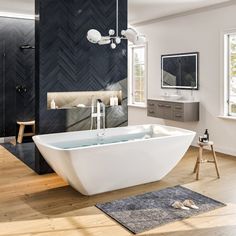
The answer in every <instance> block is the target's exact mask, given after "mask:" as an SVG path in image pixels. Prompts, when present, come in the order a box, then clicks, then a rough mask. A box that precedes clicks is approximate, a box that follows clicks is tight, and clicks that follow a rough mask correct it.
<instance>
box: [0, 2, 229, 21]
mask: <svg viewBox="0 0 236 236" xmlns="http://www.w3.org/2000/svg"><path fill="white" fill-rule="evenodd" d="M121 1H122V0H121ZM128 1H129V23H130V24H133V23H138V22H142V21H146V20H151V19H156V18H160V17H164V16H170V15H173V14H178V13H181V12H186V11H189V10H194V9H197V8H202V7H206V6H211V5H215V4H218V3H223V2H229V1H232V0H128ZM0 12H13V13H17V14H29V15H33V14H34V0H0Z"/></svg>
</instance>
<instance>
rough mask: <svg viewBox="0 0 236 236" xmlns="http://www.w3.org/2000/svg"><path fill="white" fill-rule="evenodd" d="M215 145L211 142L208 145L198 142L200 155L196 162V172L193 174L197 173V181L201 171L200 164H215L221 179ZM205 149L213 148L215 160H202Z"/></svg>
mask: <svg viewBox="0 0 236 236" xmlns="http://www.w3.org/2000/svg"><path fill="white" fill-rule="evenodd" d="M213 144H214V143H213V142H212V141H209V142H208V143H203V142H198V146H199V154H198V157H197V161H196V164H195V167H194V171H193V173H196V179H197V180H199V171H200V164H201V163H214V164H215V168H216V173H217V177H218V178H220V173H219V169H218V165H217V159H216V154H215V151H214V148H213ZM204 147H211V151H212V155H213V160H203V159H202V153H203V148H204Z"/></svg>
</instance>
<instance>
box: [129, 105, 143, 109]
mask: <svg viewBox="0 0 236 236" xmlns="http://www.w3.org/2000/svg"><path fill="white" fill-rule="evenodd" d="M128 107H136V108H143V109H146V108H147V105H146V104H142V105H141V104H128Z"/></svg>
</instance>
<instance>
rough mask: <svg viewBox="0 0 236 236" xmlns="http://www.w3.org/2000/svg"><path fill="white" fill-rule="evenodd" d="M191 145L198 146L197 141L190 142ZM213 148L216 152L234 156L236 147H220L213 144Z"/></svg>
mask: <svg viewBox="0 0 236 236" xmlns="http://www.w3.org/2000/svg"><path fill="white" fill-rule="evenodd" d="M192 146H194V147H198V145H197V143H195V142H194V143H192ZM214 149H215V151H216V152H220V153H223V154H226V155H230V156H235V157H236V148H235V149H233V148H225V147H220V146H215V145H214Z"/></svg>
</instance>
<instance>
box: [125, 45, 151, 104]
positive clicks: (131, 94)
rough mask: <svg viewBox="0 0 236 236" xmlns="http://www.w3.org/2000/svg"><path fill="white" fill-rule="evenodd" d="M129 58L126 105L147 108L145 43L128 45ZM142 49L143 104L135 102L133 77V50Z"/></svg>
mask: <svg viewBox="0 0 236 236" xmlns="http://www.w3.org/2000/svg"><path fill="white" fill-rule="evenodd" d="M128 48H129V50H128V51H129V56H128V67H129V69H128V71H129V96H128V105H129V106H134V107H141V108H146V107H147V74H148V73H147V72H148V63H147V43H145V44H141V45H128ZM137 48H144V63H143V65H144V102H135V92H134V86H135V81H134V80H135V76H134V66H135V65H136V64H134V49H137Z"/></svg>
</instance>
